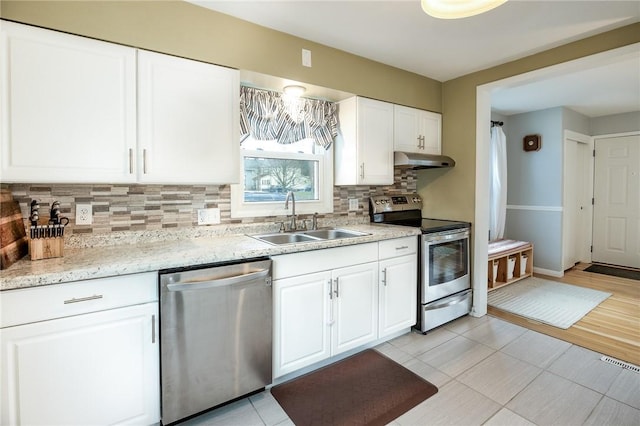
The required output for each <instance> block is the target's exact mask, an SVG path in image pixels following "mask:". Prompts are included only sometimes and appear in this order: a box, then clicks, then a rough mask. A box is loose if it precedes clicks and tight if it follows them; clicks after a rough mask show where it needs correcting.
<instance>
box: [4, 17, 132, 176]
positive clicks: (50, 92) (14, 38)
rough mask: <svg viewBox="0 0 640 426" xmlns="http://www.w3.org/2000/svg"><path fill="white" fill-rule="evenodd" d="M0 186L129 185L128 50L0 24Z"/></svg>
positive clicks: (130, 97) (38, 30)
mask: <svg viewBox="0 0 640 426" xmlns="http://www.w3.org/2000/svg"><path fill="white" fill-rule="evenodd" d="M0 33H1V36H0V38H1V40H0V64H2V65H0V73H1V75H0V80H1V81H0V102H1V106H0V109H1V123H2V126H1V130H0V132H1V134H0V138H1V145H2V154H1V157H2V166H1V180H2V181H4V182H40V183H54V182H82V183H91V182H104V183H115V182H132V181H134V180H135V174H134V170H133V165H132V161H133V158H132V156H133V154H134V152H133V149H134V148H135V144H136V99H135V93H136V92H135V90H136V87H135V84H136V81H135V75H136V74H135V73H136V69H135V67H136V64H135V55H136V53H135V49H133V48H129V47H124V46H119V45H116V44H111V43H105V42H101V41H97V40H92V39H89V38H84V37H77V36H72V35H69V34H64V33H59V32H55V31H49V30H44V29H40V28H35V27H30V26H27V25H21V24H15V23H12V22H6V21H2V25H1V30H0Z"/></svg>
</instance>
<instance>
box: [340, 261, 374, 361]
mask: <svg viewBox="0 0 640 426" xmlns="http://www.w3.org/2000/svg"><path fill="white" fill-rule="evenodd" d="M331 278H332V280H333V295H332V301H333V304H332V307H333V312H332V314H333V315H332V317H331V321H332V330H331V331H332V340H331V343H332V344H331V355H337V354H339V353H342V352H345V351H348V350H349V349H353V348H357V347H358V346H361V345H364V344H365V343H368V342H372V341H374V340H376V338H377V337H378V263H377V262H374V263H365V264H363V265H356V266H352V267H349V268H342V269H337V270H335V271H333V273H332V277H331Z"/></svg>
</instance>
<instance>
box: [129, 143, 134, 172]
mask: <svg viewBox="0 0 640 426" xmlns="http://www.w3.org/2000/svg"><path fill="white" fill-rule="evenodd" d="M129 174H133V148H129Z"/></svg>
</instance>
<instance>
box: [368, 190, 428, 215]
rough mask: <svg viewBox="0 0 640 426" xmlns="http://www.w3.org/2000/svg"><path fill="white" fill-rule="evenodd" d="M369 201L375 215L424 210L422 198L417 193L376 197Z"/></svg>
mask: <svg viewBox="0 0 640 426" xmlns="http://www.w3.org/2000/svg"><path fill="white" fill-rule="evenodd" d="M369 201H370V204H371V210H372V212H373V213H374V214H375V213H384V212H395V211H403V210H422V198H420V196H419V195H418V194H416V193H412V194H398V195H374V196H373V197H371V198H370V200H369Z"/></svg>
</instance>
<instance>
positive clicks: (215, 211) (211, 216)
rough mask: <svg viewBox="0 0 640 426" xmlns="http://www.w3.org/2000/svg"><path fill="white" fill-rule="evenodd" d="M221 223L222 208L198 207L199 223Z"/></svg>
mask: <svg viewBox="0 0 640 426" xmlns="http://www.w3.org/2000/svg"><path fill="white" fill-rule="evenodd" d="M219 223H220V209H219V208H210V209H198V225H217V224H219Z"/></svg>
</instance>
